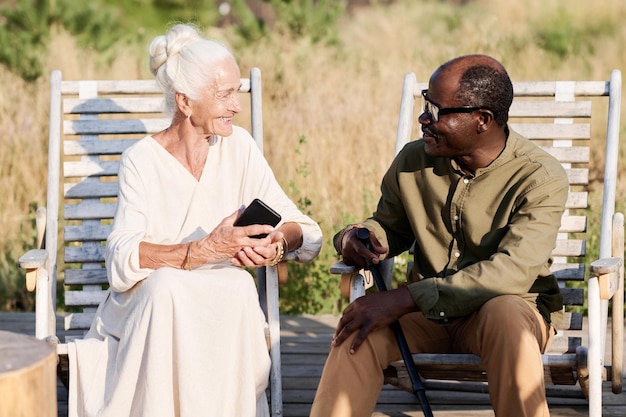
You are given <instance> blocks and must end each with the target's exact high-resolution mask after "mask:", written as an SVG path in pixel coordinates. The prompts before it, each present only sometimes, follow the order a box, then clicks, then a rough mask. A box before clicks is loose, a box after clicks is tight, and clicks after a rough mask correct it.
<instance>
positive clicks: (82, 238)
mask: <svg viewBox="0 0 626 417" xmlns="http://www.w3.org/2000/svg"><path fill="white" fill-rule="evenodd" d="M112 229H113V226H112V225H98V226H92V225H80V226H66V227H65V229H64V233H63V236H64V239H65V241H66V242H95V241H104V240H106V239H107V237H108V236H109V234H110V233H111V230H112Z"/></svg>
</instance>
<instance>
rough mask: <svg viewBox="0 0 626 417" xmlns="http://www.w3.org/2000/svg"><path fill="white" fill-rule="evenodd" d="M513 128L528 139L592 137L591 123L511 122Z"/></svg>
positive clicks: (582, 138) (581, 138)
mask: <svg viewBox="0 0 626 417" xmlns="http://www.w3.org/2000/svg"><path fill="white" fill-rule="evenodd" d="M510 126H511V129H513V130H515V131H516V132H518V133H520V134H521V135H523V136H525V137H527V138H528V139H547V140H552V139H576V140H586V139H590V138H591V125H590V124H588V123H575V124H569V125H555V124H553V123H511V124H510Z"/></svg>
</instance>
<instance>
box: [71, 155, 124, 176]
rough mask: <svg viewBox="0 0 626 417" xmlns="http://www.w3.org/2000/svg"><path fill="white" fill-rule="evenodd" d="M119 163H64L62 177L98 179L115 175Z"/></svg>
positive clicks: (88, 161)
mask: <svg viewBox="0 0 626 417" xmlns="http://www.w3.org/2000/svg"><path fill="white" fill-rule="evenodd" d="M119 167H120V162H119V161H96V160H93V159H91V160H87V161H66V162H64V163H63V175H64V176H65V178H72V177H100V176H113V175H117V173H118V171H119Z"/></svg>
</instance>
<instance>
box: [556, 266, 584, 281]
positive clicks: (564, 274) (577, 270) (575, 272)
mask: <svg viewBox="0 0 626 417" xmlns="http://www.w3.org/2000/svg"><path fill="white" fill-rule="evenodd" d="M550 271H551V272H552V273H553V274H554V276H555V277H556V279H557V280H559V281H583V280H584V279H585V264H582V263H553V264H552V265H551V266H550Z"/></svg>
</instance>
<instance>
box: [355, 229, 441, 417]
mask: <svg viewBox="0 0 626 417" xmlns="http://www.w3.org/2000/svg"><path fill="white" fill-rule="evenodd" d="M356 235H357V237H358V238H359V239H360V240H361V242H363V243H364V244H365V246H366V247H367V248H368V249H370V250H371V245H370V243H369V238H370V231H369V230H368V229H366V228H364V227H363V228H359V229H357V231H356ZM366 269H369V270H370V271H371V272H372V275H373V276H374V282H375V283H376V286H377V287H378V290H379V291H387V285H385V281H384V280H383V277H382V274H381V273H380V269H379V268H378V265H377V264H370V263H368V265H367V267H366ZM389 327H391V330H393V333H394V335H395V336H396V341H397V342H398V347H399V348H400V353H401V354H402V359H403V360H404V364H405V365H406V369H407V371H408V372H409V378H411V383H412V384H413V394H415V396H416V397H417V399H418V400H419V402H420V406H421V407H422V411H423V412H424V416H425V417H433V411H432V410H431V409H430V404H429V403H428V398H426V389H425V388H424V384H422V380H421V379H420V376H419V374H418V373H417V369H416V368H415V363H414V362H413V357H412V356H411V352H410V351H409V345H408V344H407V342H406V338H405V337H404V333H403V332H402V327H400V322H399V321H395V322H393V323H391V324H390V325H389Z"/></svg>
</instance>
